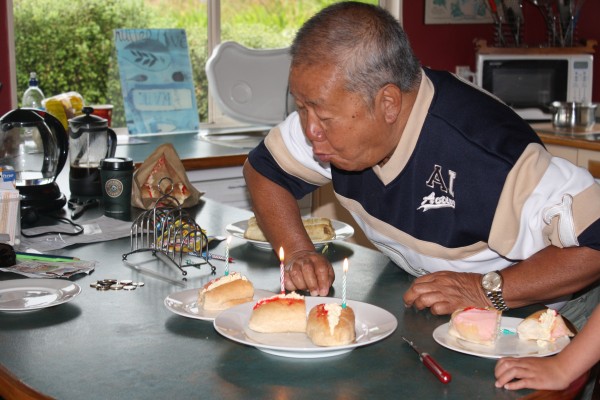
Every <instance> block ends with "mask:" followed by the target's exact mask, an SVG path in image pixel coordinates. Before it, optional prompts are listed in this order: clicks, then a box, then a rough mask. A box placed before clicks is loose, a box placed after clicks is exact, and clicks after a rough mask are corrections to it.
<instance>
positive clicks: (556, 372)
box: [495, 357, 573, 390]
mask: <svg viewBox="0 0 600 400" xmlns="http://www.w3.org/2000/svg"><path fill="white" fill-rule="evenodd" d="M566 369H568V367H566V366H565V365H562V366H561V365H560V363H559V360H557V359H556V357H548V358H537V357H525V358H502V359H501V360H499V361H498V363H497V364H496V370H495V375H496V387H498V388H500V387H503V388H504V389H508V390H518V389H525V388H527V389H536V390H562V389H565V388H567V387H568V386H569V384H570V383H571V381H573V378H572V377H571V376H570V375H569V374H567V371H565V370H566ZM513 380H514V381H513ZM511 381H512V382H511Z"/></svg>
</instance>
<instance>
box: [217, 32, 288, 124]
mask: <svg viewBox="0 0 600 400" xmlns="http://www.w3.org/2000/svg"><path fill="white" fill-rule="evenodd" d="M290 62H291V57H290V54H289V48H283V49H266V50H257V49H249V48H247V47H244V46H242V45H241V44H239V43H236V42H231V41H228V42H223V43H221V44H219V45H218V46H217V47H216V48H215V49H214V51H213V53H212V55H211V56H210V58H209V59H208V61H207V62H206V75H207V77H208V87H209V91H210V93H211V95H212V96H213V98H214V99H215V100H216V101H217V103H218V104H219V107H220V108H221V110H222V111H223V112H224V113H225V115H227V116H228V117H231V118H233V119H235V120H238V121H241V122H247V123H252V124H264V125H276V124H278V123H279V122H281V121H283V120H284V119H285V117H286V116H287V115H288V114H289V111H290V107H289V105H291V104H293V103H292V102H291V101H290V100H289V99H288V97H289V96H288V73H289V68H290Z"/></svg>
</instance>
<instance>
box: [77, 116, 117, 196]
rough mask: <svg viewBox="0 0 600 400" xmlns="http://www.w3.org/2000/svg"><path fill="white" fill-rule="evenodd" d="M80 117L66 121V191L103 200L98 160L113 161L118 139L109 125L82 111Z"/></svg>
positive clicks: (99, 118)
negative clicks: (111, 159)
mask: <svg viewBox="0 0 600 400" xmlns="http://www.w3.org/2000/svg"><path fill="white" fill-rule="evenodd" d="M82 111H83V115H80V116H78V117H75V118H72V119H70V120H69V160H70V170H69V188H70V190H71V195H72V196H91V197H99V196H102V190H101V189H102V187H101V183H100V169H99V168H100V160H102V159H104V158H107V157H114V155H115V150H116V148H117V135H116V134H115V132H114V131H113V130H112V129H110V128H109V127H108V121H107V120H106V119H104V118H101V117H98V116H96V115H93V114H92V112H93V111H94V109H93V108H92V107H84V108H83V110H82Z"/></svg>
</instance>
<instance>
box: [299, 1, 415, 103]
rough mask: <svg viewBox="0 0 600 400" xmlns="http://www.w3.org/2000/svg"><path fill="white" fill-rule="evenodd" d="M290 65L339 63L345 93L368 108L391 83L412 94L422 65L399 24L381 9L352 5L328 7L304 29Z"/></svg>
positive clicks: (339, 4) (347, 3)
mask: <svg viewBox="0 0 600 400" xmlns="http://www.w3.org/2000/svg"><path fill="white" fill-rule="evenodd" d="M290 52H291V56H292V66H293V67H294V66H300V65H323V64H324V63H329V64H334V65H337V66H338V68H340V69H341V70H342V71H343V72H344V76H345V78H346V83H345V89H346V90H348V91H350V92H355V93H359V94H360V95H361V96H362V97H363V98H364V99H365V101H366V103H367V105H368V106H369V108H370V107H371V106H372V105H373V102H374V99H375V96H376V94H377V92H378V91H379V89H381V88H382V87H384V86H385V85H386V84H389V83H392V84H394V85H396V86H398V87H399V88H400V89H401V90H402V91H406V92H408V91H412V90H414V89H416V88H417V86H418V85H419V83H420V77H421V67H420V63H419V60H418V59H417V57H416V56H415V54H414V53H413V51H412V48H411V46H410V43H409V41H408V38H407V36H406V33H405V32H404V30H403V29H402V27H401V26H400V23H399V22H398V21H397V20H396V19H395V18H394V17H393V16H392V15H391V14H390V13H389V12H387V11H386V10H384V9H383V8H381V7H377V6H373V5H370V4H365V3H358V2H354V1H348V2H341V3H336V4H333V5H331V6H329V7H326V8H324V9H323V10H321V11H320V12H318V13H317V14H315V15H314V16H313V17H311V18H310V19H309V20H308V21H306V22H305V23H304V25H303V26H302V27H301V28H300V30H299V31H298V33H297V34H296V37H295V39H294V42H293V43H292V46H291V49H290Z"/></svg>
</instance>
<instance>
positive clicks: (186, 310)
mask: <svg viewBox="0 0 600 400" xmlns="http://www.w3.org/2000/svg"><path fill="white" fill-rule="evenodd" d="M198 290H200V289H198V288H195V289H188V290H183V291H181V292H176V293H171V294H170V295H168V296H167V297H166V298H165V302H164V303H165V306H166V307H167V309H168V310H169V311H171V312H174V313H175V314H179V315H181V316H184V317H188V318H194V319H202V320H204V321H212V320H214V319H215V318H216V316H217V315H219V314H220V313H221V312H222V311H213V310H203V309H201V308H198V303H197V302H198ZM274 295H275V293H273V292H268V291H266V290H262V289H255V290H254V301H258V300H260V299H262V298H264V297H271V296H274ZM252 304H254V303H252Z"/></svg>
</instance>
